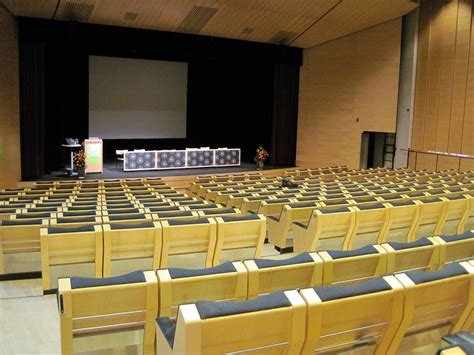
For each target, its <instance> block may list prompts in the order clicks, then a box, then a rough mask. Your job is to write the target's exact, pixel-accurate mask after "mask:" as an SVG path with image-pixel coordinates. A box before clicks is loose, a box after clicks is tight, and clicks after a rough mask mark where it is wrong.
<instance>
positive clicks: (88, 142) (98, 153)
mask: <svg viewBox="0 0 474 355" xmlns="http://www.w3.org/2000/svg"><path fill="white" fill-rule="evenodd" d="M84 153H85V155H86V174H90V173H102V172H103V159H102V139H99V138H89V139H85V140H84Z"/></svg>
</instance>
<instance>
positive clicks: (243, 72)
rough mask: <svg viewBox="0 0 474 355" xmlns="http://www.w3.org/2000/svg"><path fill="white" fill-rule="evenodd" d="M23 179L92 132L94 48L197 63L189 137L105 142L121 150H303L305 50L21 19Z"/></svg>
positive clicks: (281, 158)
mask: <svg viewBox="0 0 474 355" xmlns="http://www.w3.org/2000/svg"><path fill="white" fill-rule="evenodd" d="M19 48H20V116H21V151H22V176H23V179H34V178H37V177H40V176H42V175H44V174H45V173H46V172H49V171H52V170H55V169H58V168H60V167H61V166H64V162H65V157H66V151H64V150H63V149H62V148H61V144H62V143H63V141H64V138H66V137H78V138H80V139H81V140H82V139H83V138H86V137H88V111H89V104H88V95H89V94H88V91H89V84H88V80H89V79H88V78H89V74H88V70H89V68H88V65H89V55H101V56H115V57H127V58H142V59H156V60H172V61H183V62H187V63H188V107H187V126H186V130H187V138H185V139H139V140H138V139H137V140H106V141H104V158H105V159H110V158H112V157H114V156H115V149H135V148H145V149H180V148H186V147H196V146H211V147H221V146H226V147H240V148H242V160H243V161H251V160H252V157H253V155H254V150H255V149H256V147H257V146H258V145H263V146H265V147H266V148H267V149H268V150H269V151H270V156H271V159H270V163H271V164H273V165H292V164H294V162H295V155H296V126H297V108H298V87H299V67H300V66H301V64H302V51H301V49H298V48H289V47H282V46H277V45H269V44H261V43H253V42H246V41H237V40H230V39H222V38H212V37H205V36H195V35H186V34H178V33H170V32H160V31H151V30H142V29H130V28H120V27H112V26H102V25H89V24H79V23H68V22H59V21H50V20H40V19H31V18H20V19H19Z"/></svg>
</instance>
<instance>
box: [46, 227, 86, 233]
mask: <svg viewBox="0 0 474 355" xmlns="http://www.w3.org/2000/svg"><path fill="white" fill-rule="evenodd" d="M94 230H95V229H94V226H93V225H87V226H82V227H71V228H55V227H50V228H48V234H59V233H80V232H93V231H94Z"/></svg>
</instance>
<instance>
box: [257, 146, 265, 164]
mask: <svg viewBox="0 0 474 355" xmlns="http://www.w3.org/2000/svg"><path fill="white" fill-rule="evenodd" d="M267 157H268V152H267V151H266V150H265V149H264V148H263V147H262V146H259V147H258V148H257V154H255V157H254V160H255V162H259V161H261V162H263V161H265V159H267Z"/></svg>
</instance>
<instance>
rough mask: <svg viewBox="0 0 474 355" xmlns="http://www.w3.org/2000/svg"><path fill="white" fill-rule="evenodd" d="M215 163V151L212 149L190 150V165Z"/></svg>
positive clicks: (210, 164)
mask: <svg viewBox="0 0 474 355" xmlns="http://www.w3.org/2000/svg"><path fill="white" fill-rule="evenodd" d="M212 165H214V152H213V151H212V150H188V166H212Z"/></svg>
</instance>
